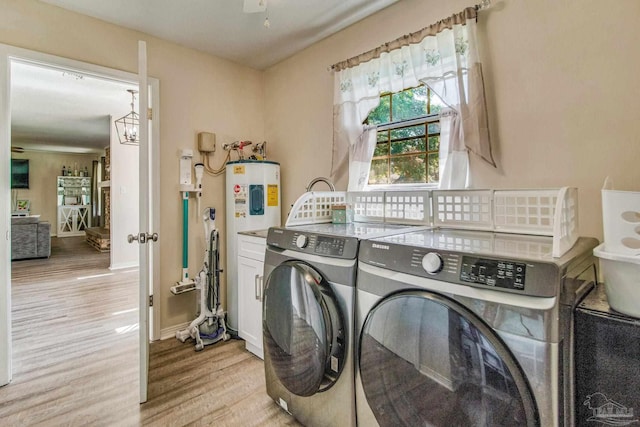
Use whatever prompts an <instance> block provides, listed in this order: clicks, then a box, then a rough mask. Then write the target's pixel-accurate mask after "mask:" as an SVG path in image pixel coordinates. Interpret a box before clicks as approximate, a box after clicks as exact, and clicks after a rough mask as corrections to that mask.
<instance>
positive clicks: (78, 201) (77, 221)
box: [57, 176, 91, 237]
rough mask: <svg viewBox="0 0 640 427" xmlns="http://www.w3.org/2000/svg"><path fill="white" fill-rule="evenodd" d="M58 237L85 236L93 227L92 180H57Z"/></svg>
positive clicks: (73, 178)
mask: <svg viewBox="0 0 640 427" xmlns="http://www.w3.org/2000/svg"><path fill="white" fill-rule="evenodd" d="M57 188H58V190H57V199H58V226H57V235H58V237H66V236H84V234H85V233H84V231H85V230H86V229H87V228H89V227H91V178H90V177H80V176H59V177H58V178H57Z"/></svg>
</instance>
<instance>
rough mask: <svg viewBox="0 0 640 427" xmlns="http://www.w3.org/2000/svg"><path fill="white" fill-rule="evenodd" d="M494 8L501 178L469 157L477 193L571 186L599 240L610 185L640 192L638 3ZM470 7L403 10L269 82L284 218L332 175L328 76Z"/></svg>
mask: <svg viewBox="0 0 640 427" xmlns="http://www.w3.org/2000/svg"><path fill="white" fill-rule="evenodd" d="M493 3H494V6H493V7H492V8H491V9H489V10H487V11H482V12H480V17H479V20H478V26H479V38H480V40H481V41H482V42H483V45H484V48H483V49H482V51H481V57H482V61H483V68H484V75H485V86H486V95H487V103H488V107H489V115H490V131H491V135H492V138H493V143H494V147H495V155H496V160H497V162H498V164H499V167H498V168H497V169H494V168H492V167H491V166H489V165H487V164H485V163H483V162H481V161H479V160H478V159H477V158H476V157H473V156H472V159H471V180H472V184H473V186H475V187H477V188H483V187H489V188H491V187H493V188H523V187H524V188H549V187H559V186H575V187H577V188H578V190H579V199H580V223H581V225H580V233H581V234H582V235H590V236H595V237H598V238H599V239H602V220H601V204H600V188H601V186H602V183H603V181H604V178H605V176H607V175H610V176H611V177H612V178H613V180H614V182H615V184H616V185H617V186H618V188H620V189H627V190H631V189H633V190H640V167H638V165H639V164H640V120H639V117H640V78H638V73H637V71H636V70H638V69H639V68H640V49H639V48H638V46H637V43H638V40H640V26H639V25H637V21H638V17H640V2H638V1H637V0H616V1H613V2H602V1H598V0H563V1H556V0H536V1H531V0H502V1H494V2H493ZM472 4H473V2H469V1H467V0H451V1H446V2H445V1H436V0H402V1H400V2H397V3H396V4H394V5H393V6H390V7H389V8H387V9H385V10H383V11H381V12H379V13H377V14H376V15H373V16H371V17H369V18H367V19H365V20H363V21H361V22H359V23H357V24H355V25H353V26H351V27H349V28H347V29H345V30H343V31H341V32H340V33H338V34H335V35H334V36H332V37H329V38H327V39H325V40H323V41H321V42H319V43H317V44H315V45H314V46H311V47H310V48H308V49H306V50H305V51H303V52H301V53H299V54H297V55H294V56H292V57H291V58H289V59H287V60H285V61H283V62H281V63H279V64H277V65H275V66H273V67H271V68H270V69H269V70H267V71H266V73H265V107H266V108H265V132H266V139H267V141H269V143H270V149H271V153H272V155H273V156H274V157H276V158H278V159H280V161H281V163H282V179H283V186H282V190H283V193H282V196H283V208H284V211H283V213H284V214H286V212H287V210H288V207H289V206H290V204H291V203H293V202H294V201H295V199H296V198H297V197H298V196H299V195H300V194H301V193H302V192H303V191H304V186H305V185H306V183H308V182H309V181H310V180H311V179H312V178H313V177H315V176H318V175H328V174H329V171H330V168H331V144H332V97H333V76H332V75H331V73H329V72H328V71H327V67H328V66H330V65H331V64H333V63H336V62H338V61H341V60H344V59H347V58H350V57H352V56H355V55H357V54H359V53H362V52H365V51H367V50H369V49H372V48H375V47H377V46H379V45H381V44H382V43H384V42H387V41H390V40H393V39H395V38H397V37H400V36H402V35H404V34H408V33H410V32H413V31H417V30H419V29H421V28H423V27H425V26H427V25H429V24H432V23H434V22H436V21H438V20H440V19H442V18H444V17H446V16H449V15H451V14H452V13H455V12H458V11H461V10H462V9H464V8H465V7H468V6H471V5H472ZM288 153H295V156H290V155H287V154H288ZM346 183H347V181H346V179H342V180H341V181H340V182H338V183H337V185H338V188H346Z"/></svg>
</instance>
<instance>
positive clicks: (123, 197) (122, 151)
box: [110, 111, 140, 269]
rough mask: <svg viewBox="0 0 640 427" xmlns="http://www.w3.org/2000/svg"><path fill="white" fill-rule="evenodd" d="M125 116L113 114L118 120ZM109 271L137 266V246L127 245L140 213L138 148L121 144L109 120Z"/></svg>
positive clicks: (133, 232)
mask: <svg viewBox="0 0 640 427" xmlns="http://www.w3.org/2000/svg"><path fill="white" fill-rule="evenodd" d="M124 114H126V111H125V113H124ZM124 114H120V115H118V114H114V117H121V116H123V115H124ZM110 147H111V172H110V176H111V226H110V232H111V241H110V243H111V268H112V269H118V268H127V267H132V266H137V265H138V263H139V247H138V244H137V243H135V244H131V243H129V242H128V241H127V236H128V235H129V234H137V233H138V231H139V230H138V229H139V228H140V227H139V226H138V221H139V220H138V217H139V212H140V207H139V202H138V198H139V197H138V196H139V191H138V190H139V188H138V170H139V166H138V157H139V156H138V152H139V147H138V146H137V145H126V144H120V141H119V140H118V135H117V133H116V129H115V124H114V122H113V120H111V145H110Z"/></svg>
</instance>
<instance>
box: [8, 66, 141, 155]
mask: <svg viewBox="0 0 640 427" xmlns="http://www.w3.org/2000/svg"><path fill="white" fill-rule="evenodd" d="M127 89H137V85H135V86H134V85H130V84H125V83H123V82H117V81H113V80H106V79H101V78H97V77H93V76H89V75H82V74H78V73H76V72H70V71H68V70H62V69H57V68H47V67H43V66H41V65H37V64H29V63H22V62H12V63H11V145H12V146H13V147H21V148H24V149H28V150H43V151H65V152H76V153H89V152H102V151H103V150H104V148H105V147H107V146H108V145H109V138H110V137H109V130H110V119H109V117H110V115H112V116H113V119H114V120H115V119H118V118H120V117H122V116H124V115H125V114H128V113H129V112H130V111H131V95H130V94H129V93H128V92H127ZM135 108H136V111H138V108H137V101H136V105H135Z"/></svg>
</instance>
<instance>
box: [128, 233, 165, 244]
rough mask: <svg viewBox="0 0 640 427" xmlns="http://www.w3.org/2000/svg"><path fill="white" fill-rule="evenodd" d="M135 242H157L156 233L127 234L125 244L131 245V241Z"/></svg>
mask: <svg viewBox="0 0 640 427" xmlns="http://www.w3.org/2000/svg"><path fill="white" fill-rule="evenodd" d="M134 240H135V241H137V242H138V243H147V241H148V240H151V241H154V242H157V241H158V233H153V234H152V233H139V234H129V235H128V236H127V242H129V243H133V241H134Z"/></svg>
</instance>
